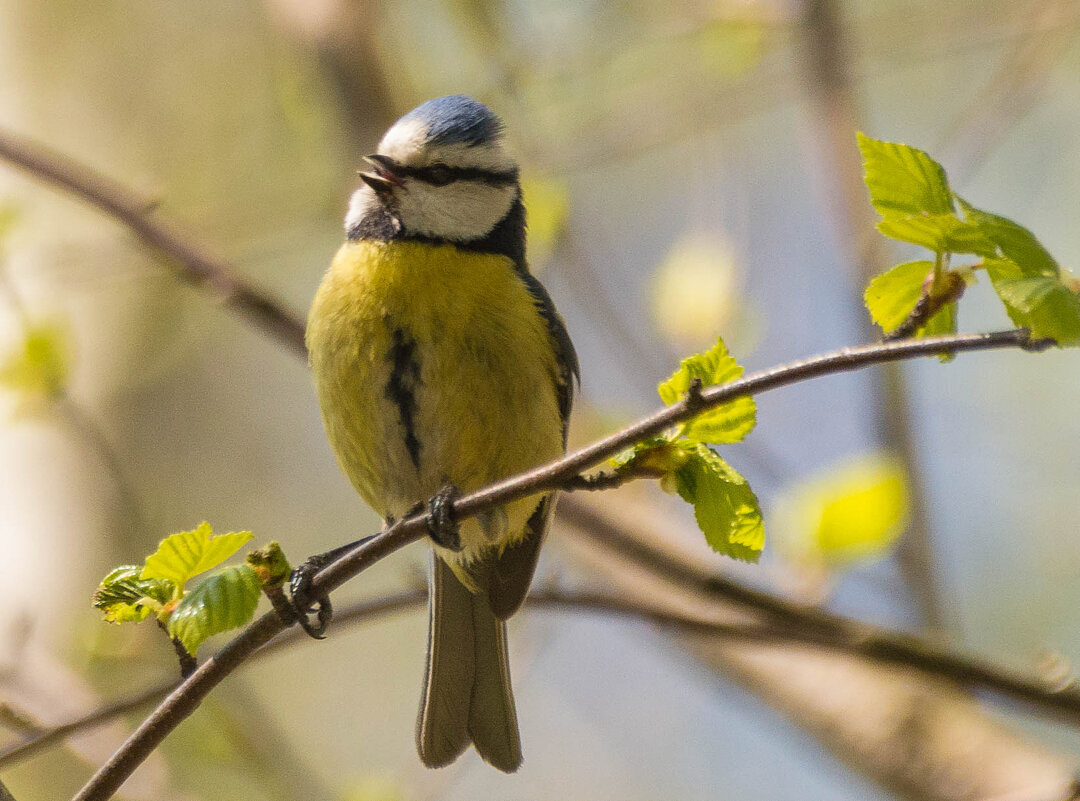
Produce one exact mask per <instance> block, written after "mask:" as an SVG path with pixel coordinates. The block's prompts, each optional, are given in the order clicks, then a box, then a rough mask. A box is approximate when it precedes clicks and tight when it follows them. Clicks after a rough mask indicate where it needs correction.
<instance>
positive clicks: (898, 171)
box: [857, 133, 953, 218]
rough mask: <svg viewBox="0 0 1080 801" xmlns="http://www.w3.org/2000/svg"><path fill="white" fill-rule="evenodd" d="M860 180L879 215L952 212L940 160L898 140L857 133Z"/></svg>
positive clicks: (895, 215)
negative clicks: (890, 140) (860, 155)
mask: <svg viewBox="0 0 1080 801" xmlns="http://www.w3.org/2000/svg"><path fill="white" fill-rule="evenodd" d="M857 138H858V142H859V150H860V151H862V156H863V169H864V171H865V174H864V176H863V180H864V181H865V182H866V188H867V189H869V190H870V202H871V203H873V204H874V208H875V209H877V212H878V214H880V215H881V216H882V217H886V218H889V217H908V216H911V215H913V214H951V213H952V211H953V205H952V192H951V191H950V189H949V181H948V178H946V177H945V170H944V169H943V168H942V166H941V165H940V164H938V163H937V162H936V161H934V160H933V159H932V158H930V157H929V156H928V155H926V153H924V152H923V151H921V150H918V149H917V148H914V147H909V146H908V145H902V144H899V143H897V142H883V141H881V140H880V139H871V138H870V137H868V136H865V135H863V134H862V133H859V134H857Z"/></svg>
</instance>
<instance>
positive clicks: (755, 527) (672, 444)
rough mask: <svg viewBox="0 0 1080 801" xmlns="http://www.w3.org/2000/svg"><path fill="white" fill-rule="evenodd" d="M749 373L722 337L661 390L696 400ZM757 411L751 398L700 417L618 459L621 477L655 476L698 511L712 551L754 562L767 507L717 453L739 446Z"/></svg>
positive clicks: (669, 397)
mask: <svg viewBox="0 0 1080 801" xmlns="http://www.w3.org/2000/svg"><path fill="white" fill-rule="evenodd" d="M742 374H743V368H742V366H740V365H739V364H738V362H736V361H735V358H734V357H733V356H732V355H731V354H730V353H728V350H727V347H726V346H725V345H724V341H723V340H722V339H718V340H717V342H716V344H715V345H714V346H713V347H712V348H710V349H709V350H707V351H705V352H704V353H700V354H697V355H695V356H691V357H689V358H687V359H683V360H682V362H681V363H680V365H679V369H678V370H676V371H675V372H674V373H673V374H672V375H671V377H670V378H668V379H667V380H666V381H663V382H661V383H660V385H659V386H657V392H659V394H660V399H661V400H663V401H664V403H666V404H668V405H671V404H674V403H679V402H682V401H683V400H684V399H686V398H690V400H691V402H692V398H693V394H694V393H695V392H697V391H699V390H700V389H701V388H702V387H705V386H712V385H716V384H726V383H729V382H731V381H734V380H735V379H736V378H738V377H739V376H741V375H742ZM756 420H757V405H756V404H755V403H754V399H753V398H752V397H750V396H744V397H740V398H735V399H733V400H730V401H727V402H725V403H722V404H720V405H719V406H717V407H715V408H712V409H709V410H708V411H705V412H702V413H701V414H699V415H697V416H696V417H694V418H692V419H691V420H689V421H687V422H685V423H681V424H680V425H678V426H675V427H674V428H672V429H671V430H669V431H667V432H665V433H664V434H663V435H662V436H659V437H654V438H652V439H650V440H646V441H645V442H641V443H639V444H638V445H635V446H634V447H633V448H631V449H629V450H627V451H624V452H623V453H621V454H619V455H618V456H616V457H615V458H614V459H613V460H612V466H613V467H614V469H615V474H616V475H620V474H621V475H627V476H629V475H649V476H653V477H656V478H659V479H660V486H661V487H663V488H664V489H665V490H667V491H669V492H675V493H677V494H678V495H679V496H680V497H681V498H682V499H683V500H685V501H686V502H687V503H689V504H691V505H693V507H694V517H695V518H696V519H697V523H698V526H699V527H700V528H701V531H702V533H704V535H705V539H706V541H707V542H708V543H709V545H710V546H711V547H712V548H713V550H715V551H717V552H719V553H722V554H726V555H727V556H731V557H734V558H735V559H742V560H743V561H747V562H756V561H757V559H758V557H759V556H760V555H761V549H762V548H763V547H764V546H765V525H764V522H763V520H762V516H761V507H760V505H759V504H758V499H757V496H755V495H754V492H753V490H752V489H750V485H749V484H748V483H747V481H746V479H745V478H743V476H742V475H740V474H739V472H738V471H737V470H735V468H733V467H732V466H731V465H730V464H728V463H727V462H726V461H725V460H724V459H723V458H721V456H720V454H719V453H717V452H716V450H715V449H714V448H713V447H710V446H715V445H727V444H730V443H734V442H740V441H741V440H742V439H743V438H745V437H746V435H747V434H749V433H750V431H751V430H752V429H753V428H754V425H755V422H756Z"/></svg>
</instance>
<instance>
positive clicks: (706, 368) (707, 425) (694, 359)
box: [656, 339, 757, 445]
mask: <svg viewBox="0 0 1080 801" xmlns="http://www.w3.org/2000/svg"><path fill="white" fill-rule="evenodd" d="M742 374H743V368H742V367H741V366H740V365H739V363H738V362H736V361H735V357H734V356H732V355H731V354H730V353H728V349H727V346H725V345H724V340H722V339H717V340H716V344H715V345H714V346H713V347H711V348H709V350H707V351H705V352H704V353H699V354H697V355H695V356H691V357H689V358H687V359H683V360H682V362H680V363H679V369H678V370H676V371H675V372H674V373H672V375H671V377H670V378H668V379H667V380H666V381H663V382H661V383H660V384H659V385H658V386H657V388H656V390H657V392H658V393H660V399H661V400H662V401H664V403H666V404H668V405H670V404H672V403H676V402H677V401H678V400H679V399H680V398H682V396H683V395H685V394H686V392H687V390H689V389H690V385H691V383H692V382H693V380H694V379H695V378H698V379H701V383H702V386H713V385H716V384H727V383H729V382H731V381H734V380H735V379H736V378H738V377H739V376H741V375H742ZM756 418H757V404H756V403H755V402H754V399H753V398H752V397H750V396H745V397H741V398H735V399H734V400H730V401H727V402H726V403H722V404H720V405H719V406H717V407H716V408H714V409H710V410H709V411H707V412H703V413H702V414H699V415H698V416H697V417H695V418H694V419H693V420H691V421H689V422H688V423H686V424H685V426H684V427H683V429H682V435H683V436H685V437H687V438H688V439H692V440H696V441H698V442H709V443H712V444H714V445H723V444H726V443H730V442H739V441H740V440H742V439H743V438H744V437H745V436H746V435H747V434H749V433H750V431H752V430H753V428H754V424H755V422H756Z"/></svg>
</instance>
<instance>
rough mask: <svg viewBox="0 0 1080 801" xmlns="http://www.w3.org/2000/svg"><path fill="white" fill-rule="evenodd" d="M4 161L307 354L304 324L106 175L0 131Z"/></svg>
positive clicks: (279, 340) (281, 341) (180, 277)
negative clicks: (119, 228) (128, 233)
mask: <svg viewBox="0 0 1080 801" xmlns="http://www.w3.org/2000/svg"><path fill="white" fill-rule="evenodd" d="M0 159H3V160H4V161H7V162H9V163H10V164H14V165H16V166H18V167H20V168H22V169H24V170H26V171H27V172H29V173H31V174H32V175H34V176H35V177H37V178H40V179H42V180H43V181H47V182H48V183H51V184H53V185H55V186H59V187H61V188H63V189H66V190H67V191H69V192H71V193H72V194H75V195H77V196H78V197H80V198H82V199H83V200H85V201H87V202H88V203H90V204H92V205H94V206H96V207H97V208H99V209H101V210H102V211H104V212H106V213H107V214H109V215H110V216H112V217H114V218H116V219H117V220H119V221H120V222H121V223H123V224H124V225H126V226H127V227H128V228H130V229H131V230H132V231H134V232H135V234H136V235H137V236H138V237H139V239H141V240H142V241H143V243H144V244H145V245H147V246H148V247H150V249H151V250H154V251H157V252H158V253H159V254H160V255H162V256H164V257H165V258H166V259H167V260H168V261H170V262H171V263H172V266H173V273H174V274H175V275H176V277H177V278H179V279H180V280H181V281H183V282H185V283H188V284H195V285H198V286H205V287H206V288H208V289H209V290H210V291H211V292H212V294H213V295H214V296H215V297H216V298H217V299H218V300H219V301H220V302H221V303H222V305H224V306H226V307H227V308H229V309H232V310H233V311H235V312H237V313H239V314H240V315H242V316H243V317H245V318H247V319H248V320H249V321H251V322H252V323H254V324H255V325H256V326H257V327H259V328H261V329H262V330H263V331H265V332H266V333H268V334H269V335H270V336H271V337H273V338H274V339H276V340H278V342H280V343H281V344H283V345H285V346H287V347H288V348H289V350H291V351H292V352H294V353H296V354H299V355H304V354H305V349H304V324H303V322H302V321H300V320H299V319H297V318H295V317H292V316H291V315H289V314H287V313H285V312H283V311H282V309H281V307H280V304H279V303H278V302H277V301H276V300H275V299H274V298H272V297H270V296H269V295H267V294H266V293H265V292H263V291H262V290H260V289H257V288H256V287H255V286H253V285H252V284H250V283H248V282H246V281H243V280H242V279H240V278H238V277H237V276H235V275H234V274H233V271H232V270H231V269H230V267H229V265H228V264H226V263H225V262H223V261H221V260H219V259H217V258H215V257H213V256H211V255H210V254H208V253H207V252H205V251H204V250H202V249H201V248H199V247H197V246H195V245H192V244H190V241H191V240H190V239H189V238H188V237H187V236H185V235H183V234H181V233H180V232H179V231H177V230H176V229H174V228H173V227H172V226H171V225H169V224H167V223H164V222H162V221H161V220H159V219H157V218H156V217H155V216H154V215H153V214H152V212H151V210H150V208H149V207H148V205H147V203H146V202H145V201H143V200H141V199H139V198H138V196H137V195H136V194H135V193H134V192H132V191H131V190H130V189H127V188H125V187H123V186H121V185H120V184H118V183H116V182H114V181H112V180H111V179H109V178H107V177H106V176H104V175H102V174H100V173H98V172H97V171H95V170H92V169H90V168H89V167H86V166H84V165H82V164H79V163H77V162H75V161H72V160H71V159H69V158H67V157H66V156H64V155H61V154H60V153H57V152H55V151H53V150H50V149H49V148H47V147H45V146H44V145H40V144H37V143H35V142H31V141H30V140H28V139H24V138H23V137H20V136H16V135H15V134H12V133H10V132H9V131H3V130H0Z"/></svg>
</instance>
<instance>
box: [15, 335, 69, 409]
mask: <svg viewBox="0 0 1080 801" xmlns="http://www.w3.org/2000/svg"><path fill="white" fill-rule="evenodd" d="M70 365H71V357H70V347H69V345H68V340H67V330H66V329H65V328H64V327H63V326H61V325H58V324H56V323H35V324H32V325H29V326H27V328H26V330H25V331H24V332H23V338H22V341H21V342H20V343H19V346H18V347H17V348H15V350H14V351H12V352H11V353H10V354H8V355H7V357H6V358H4V359H3V361H0V387H3V388H5V389H8V390H11V391H12V392H15V393H17V394H18V396H19V398H20V400H21V402H22V404H24V405H28V406H32V405H34V404H37V403H41V402H45V401H49V400H53V399H55V398H57V397H59V396H60V395H62V394H63V392H64V389H65V387H66V386H67V382H68V375H69V372H70Z"/></svg>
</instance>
